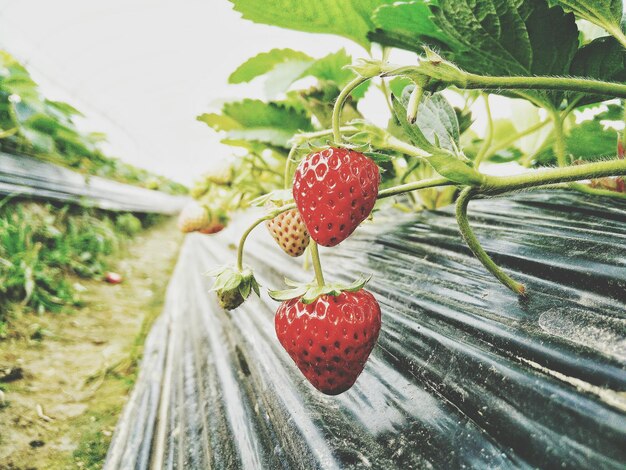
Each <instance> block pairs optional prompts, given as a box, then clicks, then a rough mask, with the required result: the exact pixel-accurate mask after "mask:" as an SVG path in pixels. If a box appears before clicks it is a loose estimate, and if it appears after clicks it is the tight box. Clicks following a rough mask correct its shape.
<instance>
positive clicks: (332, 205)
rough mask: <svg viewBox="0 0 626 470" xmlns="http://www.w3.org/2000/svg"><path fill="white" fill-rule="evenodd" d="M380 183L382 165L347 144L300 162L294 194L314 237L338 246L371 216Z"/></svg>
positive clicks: (318, 241) (320, 242)
mask: <svg viewBox="0 0 626 470" xmlns="http://www.w3.org/2000/svg"><path fill="white" fill-rule="evenodd" d="M379 184H380V173H379V171H378V166H377V165H376V164H375V163H374V162H373V161H372V160H371V159H369V158H367V157H366V156H365V155H363V154H362V153H359V152H354V151H352V150H348V149H345V148H328V149H325V150H322V151H321V152H317V153H313V154H311V155H309V156H308V157H306V158H305V159H304V160H303V161H302V162H301V163H300V165H298V168H297V170H296V173H295V175H294V180H293V198H294V200H295V201H296V206H297V207H298V210H299V211H300V214H301V215H302V219H303V221H304V224H305V225H306V228H307V229H308V231H309V233H310V234H311V238H313V240H315V241H316V242H317V243H319V244H320V245H323V246H335V245H337V244H338V243H341V242H342V241H343V240H345V239H346V238H348V236H349V235H350V234H351V233H352V232H353V231H354V230H355V229H356V228H357V227H358V225H359V224H360V223H361V222H363V220H365V219H366V218H367V217H368V216H369V214H370V212H371V211H372V208H373V207H374V203H375V202H376V196H377V195H378V185H379Z"/></svg>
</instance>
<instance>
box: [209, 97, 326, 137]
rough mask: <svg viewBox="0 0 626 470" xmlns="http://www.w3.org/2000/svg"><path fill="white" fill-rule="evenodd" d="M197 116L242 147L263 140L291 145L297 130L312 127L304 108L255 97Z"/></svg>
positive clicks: (307, 129)
mask: <svg viewBox="0 0 626 470" xmlns="http://www.w3.org/2000/svg"><path fill="white" fill-rule="evenodd" d="M197 119H198V120H199V121H202V122H205V123H206V124H208V125H209V126H211V127H212V128H213V129H215V130H216V131H225V132H226V137H225V139H224V140H223V142H224V143H228V144H230V145H242V146H246V143H247V142H263V143H267V144H271V145H275V146H280V147H285V148H289V147H290V145H289V140H290V139H291V138H292V137H293V135H294V134H295V133H297V132H299V131H309V130H312V128H313V126H312V124H311V120H310V118H309V117H308V116H307V115H306V113H305V112H304V111H302V110H297V109H295V108H293V107H291V106H287V105H283V104H281V103H276V102H270V103H265V102H263V101H261V100H252V99H245V100H243V101H238V102H232V103H226V104H225V105H224V107H223V108H222V114H215V113H210V114H202V115H200V116H198V118H197Z"/></svg>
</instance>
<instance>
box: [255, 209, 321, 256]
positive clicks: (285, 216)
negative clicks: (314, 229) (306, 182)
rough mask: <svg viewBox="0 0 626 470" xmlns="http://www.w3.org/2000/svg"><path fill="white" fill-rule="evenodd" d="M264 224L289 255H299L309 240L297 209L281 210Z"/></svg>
mask: <svg viewBox="0 0 626 470" xmlns="http://www.w3.org/2000/svg"><path fill="white" fill-rule="evenodd" d="M265 224H266V225H267V229H268V230H269V232H270V234H271V235H272V237H274V240H276V243H278V245H279V246H280V247H281V248H282V249H283V251H284V252H285V253H287V254H288V255H289V256H294V257H297V256H300V255H301V254H302V253H304V250H306V247H307V246H308V244H309V241H310V240H311V237H309V232H307V230H306V227H305V226H304V223H303V222H302V218H301V217H300V213H299V212H298V210H297V209H292V210H290V211H286V212H283V213H282V214H279V215H277V216H276V217H274V218H273V219H271V220H268V221H267V222H266V223H265Z"/></svg>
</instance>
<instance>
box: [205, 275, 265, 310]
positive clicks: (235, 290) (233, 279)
mask: <svg viewBox="0 0 626 470" xmlns="http://www.w3.org/2000/svg"><path fill="white" fill-rule="evenodd" d="M207 275H209V276H214V277H215V283H214V284H213V287H212V288H211V290H212V291H215V292H216V294H217V299H218V301H219V303H220V305H221V306H222V307H223V308H224V309H226V310H233V309H235V308H237V307H239V306H240V305H241V304H242V303H244V301H245V300H246V299H247V298H248V297H250V294H251V293H252V292H253V291H254V292H255V293H256V295H258V296H260V289H259V283H258V282H257V280H256V279H255V277H254V273H253V272H252V270H251V269H244V270H242V271H239V270H238V269H236V268H233V267H231V266H225V267H224V266H223V267H219V268H216V269H213V270H211V271H209V272H208V273H207Z"/></svg>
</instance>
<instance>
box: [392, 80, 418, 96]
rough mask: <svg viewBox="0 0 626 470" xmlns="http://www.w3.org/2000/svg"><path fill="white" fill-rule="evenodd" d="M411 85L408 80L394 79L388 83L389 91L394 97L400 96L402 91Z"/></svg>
mask: <svg viewBox="0 0 626 470" xmlns="http://www.w3.org/2000/svg"><path fill="white" fill-rule="evenodd" d="M412 84H413V81H412V80H411V79H410V78H406V77H395V78H393V79H392V80H390V81H389V89H390V90H391V93H392V94H394V95H396V96H402V92H403V91H404V89H405V88H406V87H407V86H409V85H412Z"/></svg>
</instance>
